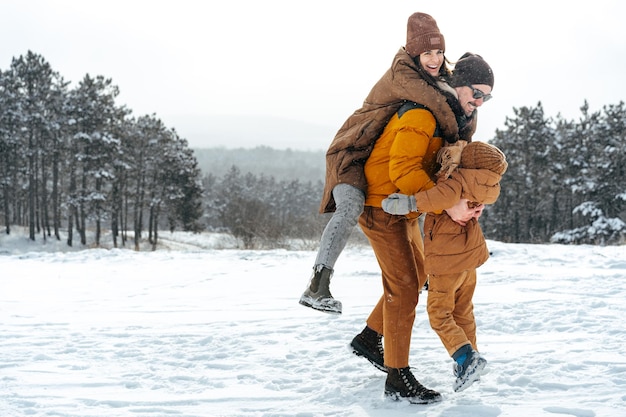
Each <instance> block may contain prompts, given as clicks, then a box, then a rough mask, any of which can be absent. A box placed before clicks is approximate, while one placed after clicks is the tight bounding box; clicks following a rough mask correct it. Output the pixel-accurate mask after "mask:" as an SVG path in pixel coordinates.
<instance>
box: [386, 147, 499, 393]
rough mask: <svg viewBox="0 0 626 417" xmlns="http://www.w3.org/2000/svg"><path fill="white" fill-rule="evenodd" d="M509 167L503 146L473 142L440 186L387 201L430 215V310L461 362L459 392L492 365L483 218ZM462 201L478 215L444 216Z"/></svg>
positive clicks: (395, 208) (398, 209)
mask: <svg viewBox="0 0 626 417" xmlns="http://www.w3.org/2000/svg"><path fill="white" fill-rule="evenodd" d="M445 149H446V148H442V150H445ZM507 166H508V164H507V162H506V158H505V156H504V154H503V153H502V152H501V151H500V150H499V149H498V148H496V147H495V146H492V145H489V144H487V143H484V142H471V143H469V144H467V145H465V146H464V147H463V149H462V152H461V155H460V164H459V166H458V168H456V169H455V170H454V171H452V173H451V174H450V176H449V177H448V178H442V179H440V180H439V181H438V182H437V185H436V186H435V187H433V188H431V189H430V190H427V191H422V192H419V193H417V194H415V195H411V196H407V195H402V194H392V195H390V196H389V197H388V198H387V199H386V200H385V201H383V210H385V211H386V212H388V213H390V214H398V215H402V214H408V213H409V212H410V211H418V210H419V211H421V212H427V214H426V218H425V220H424V234H425V236H424V251H425V256H426V260H425V269H426V274H427V276H428V279H429V287H428V305H427V310H428V316H429V320H430V325H431V327H432V328H433V330H434V331H435V332H436V333H437V335H438V336H439V338H440V339H441V342H442V343H443V345H444V346H445V348H446V350H447V351H448V353H449V354H450V356H451V357H452V358H453V359H454V361H455V364H454V374H455V376H456V380H455V381H454V384H453V388H454V391H462V390H464V389H466V388H467V387H469V386H470V385H472V384H473V383H474V382H476V381H477V380H479V379H480V374H481V373H482V371H483V369H484V368H485V365H486V364H487V361H486V360H485V359H484V358H483V357H482V356H481V355H480V354H479V353H478V348H477V345H476V321H475V319H474V306H473V304H472V297H473V295H474V289H475V288H476V268H478V267H479V266H481V265H482V264H483V263H485V262H486V261H487V259H488V258H489V250H488V249H487V243H486V241H485V237H484V235H483V233H482V230H481V228H480V225H479V223H478V217H480V214H481V213H482V209H483V208H484V206H483V205H484V204H492V203H494V202H495V201H496V200H497V198H498V196H499V195H500V180H501V178H502V175H503V174H504V173H505V171H506V169H507ZM459 199H467V200H468V202H469V204H472V205H474V206H475V207H476V216H475V217H474V218H472V219H471V220H470V221H469V222H467V224H465V225H460V224H458V223H456V222H454V221H453V220H452V219H451V218H450V217H449V216H448V215H447V214H446V213H445V212H441V211H442V210H443V208H445V207H450V206H452V205H453V204H454V203H455V202H457V201H459Z"/></svg>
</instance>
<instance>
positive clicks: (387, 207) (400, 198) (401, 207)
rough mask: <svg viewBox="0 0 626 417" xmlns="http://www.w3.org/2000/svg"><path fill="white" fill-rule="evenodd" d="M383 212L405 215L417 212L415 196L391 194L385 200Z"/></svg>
mask: <svg viewBox="0 0 626 417" xmlns="http://www.w3.org/2000/svg"><path fill="white" fill-rule="evenodd" d="M383 210H384V211H385V212H386V213H389V214H395V215H404V214H409V213H410V212H412V211H417V203H416V202H415V196H413V195H406V194H398V193H395V194H390V195H389V197H387V198H385V199H384V200H383Z"/></svg>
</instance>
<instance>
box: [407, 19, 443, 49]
mask: <svg viewBox="0 0 626 417" xmlns="http://www.w3.org/2000/svg"><path fill="white" fill-rule="evenodd" d="M405 49H406V51H407V52H408V54H409V55H410V56H411V57H413V58H415V57H416V56H419V55H420V54H421V53H423V52H426V51H430V50H431V49H441V50H443V51H444V52H445V51H446V42H445V40H444V39H443V35H442V34H441V32H439V28H438V27H437V22H436V21H435V19H433V18H432V17H431V16H430V15H427V14H426V13H413V14H412V15H411V16H410V17H409V21H408V23H407V30H406V46H405Z"/></svg>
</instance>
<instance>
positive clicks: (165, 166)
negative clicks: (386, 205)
mask: <svg viewBox="0 0 626 417" xmlns="http://www.w3.org/2000/svg"><path fill="white" fill-rule="evenodd" d="M118 94H119V90H118V88H117V87H116V86H115V85H113V83H112V81H111V80H110V79H106V78H104V77H103V76H96V77H91V76H89V75H85V77H84V78H83V79H82V80H81V81H80V82H79V83H78V85H77V86H76V87H74V88H69V83H68V82H66V81H64V80H63V78H62V77H61V76H60V75H59V74H58V73H57V72H55V71H53V70H52V69H51V67H50V65H49V64H48V63H47V62H46V61H45V60H44V59H43V57H41V56H39V55H37V54H34V53H32V52H30V51H29V52H28V53H27V54H26V55H25V56H21V57H19V58H14V59H13V61H12V63H11V66H10V68H9V69H8V70H7V71H0V216H1V217H0V218H1V219H2V220H3V222H4V225H5V232H6V233H10V231H11V226H12V225H19V226H26V227H27V228H28V231H29V238H30V239H33V240H34V239H35V237H36V236H40V237H42V238H43V239H49V238H54V239H57V240H61V239H65V240H66V241H67V244H68V245H73V244H74V241H75V239H76V238H77V239H78V241H79V243H80V244H81V245H86V244H87V231H90V232H91V233H92V234H93V236H94V242H93V243H92V244H93V245H95V246H100V243H101V238H102V234H103V233H104V228H108V231H109V232H110V235H111V239H112V241H113V246H115V247H118V246H125V245H127V244H132V245H133V246H134V248H135V249H138V248H139V244H140V241H141V239H142V236H143V237H145V236H144V235H146V234H147V240H148V242H149V243H151V244H152V246H153V248H156V245H157V239H158V231H159V230H163V229H165V230H171V231H173V230H176V229H181V230H186V231H195V232H197V231H201V230H209V231H219V232H226V233H229V234H232V235H233V236H235V237H236V238H237V239H238V240H239V241H240V242H242V246H243V247H245V248H258V247H290V245H291V244H292V243H293V241H294V240H299V241H301V242H313V243H316V242H317V241H318V239H319V236H320V235H321V231H322V229H323V227H324V226H325V224H326V222H327V220H328V216H327V215H321V214H319V212H318V208H319V203H320V198H321V195H322V189H323V183H322V181H321V180H319V179H313V180H310V181H307V180H303V179H297V178H291V179H280V180H278V179H276V178H275V177H273V176H267V175H266V174H264V173H256V174H252V173H250V172H245V173H244V172H242V171H241V170H240V168H239V167H237V166H235V165H233V166H231V168H229V170H228V171H226V172H225V173H223V174H221V176H218V175H216V174H214V173H212V172H211V171H210V169H209V170H207V171H206V172H204V176H202V175H201V170H200V168H199V167H198V161H197V159H196V157H195V156H194V152H193V151H192V150H191V149H190V148H189V147H188V144H187V141H186V140H185V139H183V138H180V137H179V136H178V134H177V133H176V131H175V130H174V129H170V128H167V127H165V126H164V125H163V123H162V122H161V121H160V120H159V119H158V118H157V117H156V115H145V116H141V117H135V116H133V115H132V112H131V111H130V110H129V109H127V108H125V107H123V106H119V105H117V104H116V102H115V100H116V97H117V96H118ZM625 110H626V109H625V107H624V103H619V104H617V105H608V106H605V107H603V108H602V110H601V111H597V112H590V111H589V107H588V105H587V103H586V102H585V104H584V105H583V107H582V108H581V117H580V119H579V120H576V121H573V120H566V119H564V118H562V117H560V116H557V117H556V118H550V117H547V116H546V115H545V114H544V112H543V108H542V106H541V103H538V105H537V106H536V107H522V108H518V109H513V112H514V117H510V118H509V117H507V119H506V121H505V129H503V130H496V132H495V137H494V138H492V139H491V140H490V141H489V142H490V143H493V144H494V145H496V146H498V147H499V148H500V149H502V150H503V151H504V152H505V154H506V155H507V160H508V162H509V168H508V171H507V172H506V173H505V175H504V177H503V179H502V183H501V185H502V191H501V195H500V198H499V199H498V201H497V202H496V203H495V204H493V205H491V206H488V207H487V208H486V209H485V213H484V215H483V217H482V218H481V224H482V225H483V229H484V232H485V236H486V237H487V238H489V239H495V240H499V241H504V242H518V243H546V242H556V243H575V244H581V243H589V244H623V243H624V242H625V241H626V224H625V223H624V221H623V219H624V216H625V214H626V206H625V204H626V203H625V202H626V179H625V178H624V177H625V176H626V173H625V168H624V166H625V162H626V161H625V159H626V149H625V148H626V111H625ZM261 150H262V151H263V152H265V154H267V153H268V152H270V151H271V149H267V148H263V149H261ZM266 159H267V158H266ZM269 159H275V158H273V157H272V158H269ZM320 159H321V160H320V161H319V163H320V165H321V166H323V164H324V160H323V157H322V158H320ZM273 162H274V163H275V164H277V165H280V163H281V161H279V160H275V161H273ZM317 168H319V167H315V169H313V170H312V172H318V169H317ZM220 172H223V170H222V171H220ZM63 234H64V235H63ZM357 235H358V233H357ZM129 241H130V243H129Z"/></svg>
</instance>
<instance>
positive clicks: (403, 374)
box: [385, 366, 441, 404]
mask: <svg viewBox="0 0 626 417" xmlns="http://www.w3.org/2000/svg"><path fill="white" fill-rule="evenodd" d="M387 369H388V371H387V381H385V397H387V398H390V399H392V400H395V401H398V400H407V401H409V402H410V403H411V404H430V403H434V402H438V401H441V394H439V393H438V392H437V391H433V390H431V389H428V388H426V387H424V386H423V385H422V384H420V383H419V381H418V380H417V379H415V377H414V376H413V373H412V372H411V369H410V368H409V367H408V366H407V367H406V368H387Z"/></svg>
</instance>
